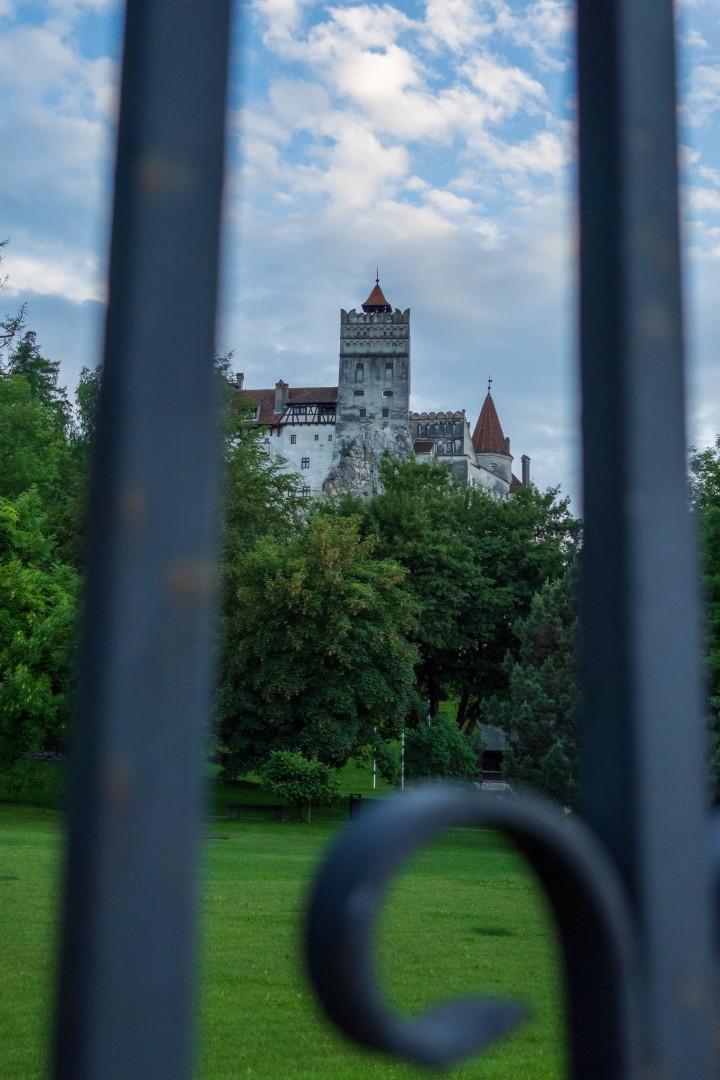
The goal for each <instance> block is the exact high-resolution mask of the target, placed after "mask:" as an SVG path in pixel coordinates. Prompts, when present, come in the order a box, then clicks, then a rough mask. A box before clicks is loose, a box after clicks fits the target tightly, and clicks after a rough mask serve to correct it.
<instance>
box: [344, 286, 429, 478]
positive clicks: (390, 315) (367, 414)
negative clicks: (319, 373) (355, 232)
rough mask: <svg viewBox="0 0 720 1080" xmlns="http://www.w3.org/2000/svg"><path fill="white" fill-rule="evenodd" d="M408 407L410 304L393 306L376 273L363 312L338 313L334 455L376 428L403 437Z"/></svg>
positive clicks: (406, 423) (378, 430) (381, 432)
mask: <svg viewBox="0 0 720 1080" xmlns="http://www.w3.org/2000/svg"><path fill="white" fill-rule="evenodd" d="M409 409H410V309H409V308H408V309H407V310H406V311H400V309H399V308H395V310H394V311H393V309H392V308H391V306H390V304H389V303H388V302H387V300H386V299H385V296H384V295H383V291H382V289H381V288H380V279H379V276H377V277H376V278H375V287H374V289H373V290H372V292H371V293H370V295H369V296H368V298H367V300H366V301H365V303H364V304H363V305H362V312H358V311H356V310H355V309H354V308H353V310H352V311H344V310H343V311H341V312H340V371H339V375H338V397H337V418H336V424H335V445H334V451H335V456H336V457H337V456H338V455H340V454H342V453H343V446H345V448H347V446H348V445H349V444H350V442H352V440H354V439H357V438H359V437H363V438H364V439H365V440H366V441H367V437H368V436H369V435H371V434H373V433H375V432H377V433H378V434H379V435H380V434H383V435H384V436H385V437H387V436H390V437H392V436H401V437H403V438H407V436H408V413H409ZM383 441H385V439H384V440H383ZM387 441H388V442H390V441H391V438H390V439H387Z"/></svg>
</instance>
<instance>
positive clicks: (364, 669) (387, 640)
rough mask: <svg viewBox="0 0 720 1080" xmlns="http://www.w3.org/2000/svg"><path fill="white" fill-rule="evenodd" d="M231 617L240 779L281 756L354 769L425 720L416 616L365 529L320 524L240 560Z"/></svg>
mask: <svg viewBox="0 0 720 1080" xmlns="http://www.w3.org/2000/svg"><path fill="white" fill-rule="evenodd" d="M233 579H234V582H235V589H234V593H233V595H232V597H231V599H230V600H229V602H228V606H227V610H226V617H225V642H224V663H223V671H222V677H221V682H220V693H219V713H220V728H219V730H220V741H221V745H222V748H223V762H224V765H225V771H226V773H229V774H237V772H238V771H244V770H247V769H249V768H250V767H251V766H253V765H256V764H257V763H258V762H262V761H263V760H265V759H266V758H267V756H268V754H269V753H270V752H271V751H272V750H276V749H287V750H295V751H300V752H302V753H303V754H305V755H306V756H308V757H316V758H317V759H318V760H321V761H324V762H325V763H326V764H330V765H342V764H343V763H344V762H345V761H347V759H348V758H349V757H350V755H351V754H352V753H353V752H354V750H356V749H357V748H358V747H359V746H361V745H363V744H367V743H370V742H371V741H372V739H373V735H374V730H375V729H376V728H377V729H378V730H379V732H380V733H381V734H384V733H386V732H390V733H392V732H397V731H399V728H400V725H401V724H402V722H403V721H404V720H405V718H406V717H407V716H408V715H409V714H413V713H416V712H417V709H418V706H419V703H418V700H417V697H416V694H415V677H414V666H415V664H416V662H417V659H418V657H417V650H416V648H415V647H414V646H413V645H412V644H411V643H410V639H411V638H412V637H413V635H414V633H415V606H414V603H413V600H412V597H411V595H410V594H409V592H408V591H407V590H406V589H405V588H404V587H403V581H404V572H403V570H402V569H401V567H399V566H398V565H397V563H395V562H393V561H391V560H389V559H384V558H379V557H377V554H376V551H375V544H374V542H373V540H372V539H362V538H361V536H360V535H359V527H358V522H357V520H355V519H351V518H347V519H333V518H330V517H328V516H320V517H317V518H314V519H311V520H310V521H309V522H308V523H307V525H305V526H302V527H299V528H297V529H296V531H295V532H294V533H292V534H291V535H290V536H285V537H279V536H273V535H268V536H265V537H263V538H261V539H259V540H258V541H257V542H256V543H255V545H254V547H253V548H252V549H251V550H249V551H247V552H246V553H245V554H244V555H243V554H242V553H238V561H237V565H236V568H235V570H234V573H233Z"/></svg>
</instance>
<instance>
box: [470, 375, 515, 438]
mask: <svg viewBox="0 0 720 1080" xmlns="http://www.w3.org/2000/svg"><path fill="white" fill-rule="evenodd" d="M491 382H492V380H491V379H488V392H487V397H486V398H485V401H484V402H483V407H482V409H481V410H480V416H479V417H478V422H477V424H476V425H475V431H474V432H473V437H472V444H473V448H474V450H475V453H476V454H504V455H507V453H508V448H507V441H506V439H505V436H504V435H503V429H502V426H501V424H500V418H499V417H498V414H497V409H496V408H495V402H494V401H493V399H492V395H491V394H490V383H491Z"/></svg>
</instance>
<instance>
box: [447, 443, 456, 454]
mask: <svg viewBox="0 0 720 1080" xmlns="http://www.w3.org/2000/svg"><path fill="white" fill-rule="evenodd" d="M454 450H455V444H454V443H451V442H449V443H448V444H447V452H448V454H452V453H453V452H454Z"/></svg>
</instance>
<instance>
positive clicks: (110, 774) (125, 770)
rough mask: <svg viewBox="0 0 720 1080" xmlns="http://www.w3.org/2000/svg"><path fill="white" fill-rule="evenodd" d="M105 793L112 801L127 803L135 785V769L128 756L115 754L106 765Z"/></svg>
mask: <svg viewBox="0 0 720 1080" xmlns="http://www.w3.org/2000/svg"><path fill="white" fill-rule="evenodd" d="M103 787H104V789H105V794H106V796H107V798H108V799H109V800H110V802H112V803H116V804H117V803H127V802H128V801H129V800H130V798H131V796H132V791H133V787H134V783H133V770H132V768H131V765H130V762H129V761H128V759H127V757H125V756H124V755H122V754H115V755H114V756H113V757H111V758H110V759H109V760H108V761H107V762H106V765H105V779H104V783H103Z"/></svg>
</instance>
